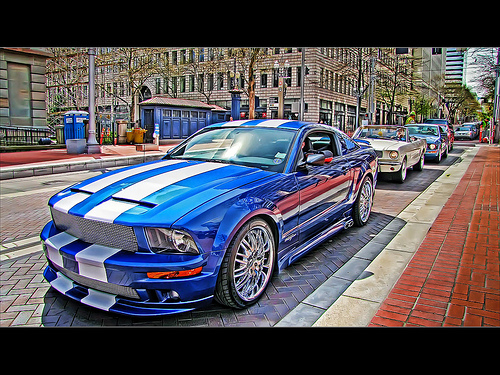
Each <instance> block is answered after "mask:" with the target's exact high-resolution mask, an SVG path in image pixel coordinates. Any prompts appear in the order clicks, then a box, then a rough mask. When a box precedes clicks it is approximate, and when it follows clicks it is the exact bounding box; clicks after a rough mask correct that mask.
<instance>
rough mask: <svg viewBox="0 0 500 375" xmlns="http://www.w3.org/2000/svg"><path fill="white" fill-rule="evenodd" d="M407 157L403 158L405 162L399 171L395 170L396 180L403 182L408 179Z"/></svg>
mask: <svg viewBox="0 0 500 375" xmlns="http://www.w3.org/2000/svg"><path fill="white" fill-rule="evenodd" d="M406 172H407V170H406V159H403V162H402V163H401V168H400V169H399V171H397V172H394V173H395V177H396V181H397V182H399V183H400V184H402V183H403V182H404V181H405V180H406Z"/></svg>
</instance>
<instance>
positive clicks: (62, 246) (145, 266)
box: [40, 222, 224, 316]
mask: <svg viewBox="0 0 500 375" xmlns="http://www.w3.org/2000/svg"><path fill="white" fill-rule="evenodd" d="M40 237H41V239H42V241H43V244H44V246H43V248H44V252H45V256H46V257H47V260H48V266H47V268H46V269H45V272H44V277H45V278H46V279H47V281H48V282H49V283H50V284H51V286H52V287H54V289H56V290H58V291H59V292H61V293H62V294H64V295H66V296H68V297H70V298H72V299H74V300H77V301H79V302H82V303H84V304H86V305H89V306H92V307H95V308H98V309H101V310H105V311H110V312H114V313H118V314H125V315H134V316H152V315H168V314H175V313H180V312H186V311H190V310H193V309H196V308H200V307H203V306H206V305H208V304H210V303H211V300H212V298H213V293H214V288H215V283H216V281H217V273H218V269H219V264H220V257H221V256H223V255H224V254H223V252H222V251H221V252H211V253H208V254H206V253H205V254H200V255H196V256H193V255H159V254H153V253H141V252H129V251H125V250H120V249H115V248H110V247H107V246H102V245H95V244H89V243H87V242H83V241H81V240H79V239H77V238H75V237H73V236H71V235H69V234H67V233H66V232H60V231H58V230H57V229H56V228H55V226H54V224H53V222H49V223H48V224H47V225H46V226H45V228H44V229H43V230H42V233H41V236H40ZM198 267H203V268H202V272H201V273H200V274H198V275H195V276H189V277H183V278H172V279H151V278H148V276H147V272H165V271H180V270H189V269H195V268H198Z"/></svg>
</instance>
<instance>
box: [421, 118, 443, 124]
mask: <svg viewBox="0 0 500 375" xmlns="http://www.w3.org/2000/svg"><path fill="white" fill-rule="evenodd" d="M424 122H425V123H426V124H441V125H447V124H448V121H447V120H446V119H432V118H429V119H427V120H425V121H424Z"/></svg>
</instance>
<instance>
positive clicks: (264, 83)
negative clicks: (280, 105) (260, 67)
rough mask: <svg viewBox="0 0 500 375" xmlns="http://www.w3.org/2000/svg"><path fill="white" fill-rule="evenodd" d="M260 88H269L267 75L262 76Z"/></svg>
mask: <svg viewBox="0 0 500 375" xmlns="http://www.w3.org/2000/svg"><path fill="white" fill-rule="evenodd" d="M260 87H261V88H263V89H265V88H267V74H261V75H260Z"/></svg>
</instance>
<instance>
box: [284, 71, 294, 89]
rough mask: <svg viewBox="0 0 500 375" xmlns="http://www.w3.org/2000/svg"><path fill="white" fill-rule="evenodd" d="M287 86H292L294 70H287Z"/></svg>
mask: <svg viewBox="0 0 500 375" xmlns="http://www.w3.org/2000/svg"><path fill="white" fill-rule="evenodd" d="M285 77H286V78H285V84H286V85H287V86H288V87H291V86H292V68H287V69H286V72H285Z"/></svg>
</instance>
